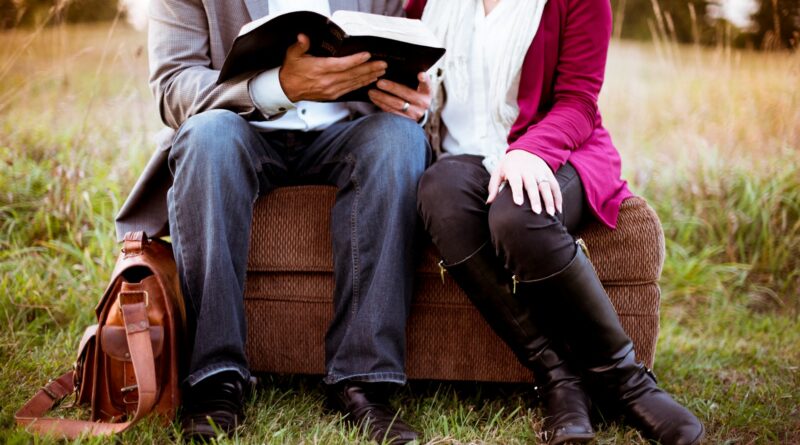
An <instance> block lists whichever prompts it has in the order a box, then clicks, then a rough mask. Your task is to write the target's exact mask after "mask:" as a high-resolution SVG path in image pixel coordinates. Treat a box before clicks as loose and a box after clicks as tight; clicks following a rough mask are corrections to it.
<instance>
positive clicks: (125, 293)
mask: <svg viewBox="0 0 800 445" xmlns="http://www.w3.org/2000/svg"><path fill="white" fill-rule="evenodd" d="M118 295H119V307H118V309H119V310H120V311H122V306H123V305H125V304H136V303H140V302H144V306H145V307H149V306H150V295H149V294H148V293H147V291H146V290H134V291H127V290H126V291H120V293H119V294H118ZM137 295H141V296H142V299H141V300H139V301H126V300H128V298H127V297H131V298H132V297H134V296H137Z"/></svg>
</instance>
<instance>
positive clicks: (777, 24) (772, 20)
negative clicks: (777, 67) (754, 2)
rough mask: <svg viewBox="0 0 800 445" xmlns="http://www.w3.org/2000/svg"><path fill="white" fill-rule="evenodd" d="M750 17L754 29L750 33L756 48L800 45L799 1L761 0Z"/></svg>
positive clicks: (794, 46)
mask: <svg viewBox="0 0 800 445" xmlns="http://www.w3.org/2000/svg"><path fill="white" fill-rule="evenodd" d="M752 19H753V22H754V25H755V30H754V31H753V32H752V33H751V35H752V38H753V41H754V43H755V45H756V48H762V49H781V48H790V49H796V48H798V47H800V1H798V0H761V6H760V7H759V9H758V11H757V12H756V13H755V14H754V15H753V17H752Z"/></svg>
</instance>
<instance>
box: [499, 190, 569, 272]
mask: <svg viewBox="0 0 800 445" xmlns="http://www.w3.org/2000/svg"><path fill="white" fill-rule="evenodd" d="M489 231H490V233H491V237H492V242H493V243H494V245H495V248H496V249H497V250H498V252H500V253H501V254H502V256H503V257H505V261H506V266H507V267H508V268H509V270H511V271H512V272H513V273H515V274H516V275H518V276H520V277H521V279H524V280H532V279H537V278H542V277H543V276H547V275H550V274H551V273H553V272H555V271H557V270H560V269H562V268H563V267H565V266H566V265H567V264H568V263H569V261H570V260H571V258H572V256H573V255H574V250H575V246H574V241H573V239H572V236H571V235H570V234H569V233H568V232H567V230H566V228H565V227H564V225H563V224H562V223H561V221H559V220H558V219H557V218H555V217H553V216H550V215H548V214H547V213H546V212H541V213H539V214H537V213H534V212H533V210H531V207H530V203H529V201H528V200H527V199H526V201H525V202H524V203H523V205H521V206H519V205H517V204H515V203H514V201H513V199H512V197H511V191H510V190H504V191H503V192H502V193H501V194H500V195H499V196H498V197H497V199H496V200H495V202H494V203H493V204H492V207H491V209H490V210H489Z"/></svg>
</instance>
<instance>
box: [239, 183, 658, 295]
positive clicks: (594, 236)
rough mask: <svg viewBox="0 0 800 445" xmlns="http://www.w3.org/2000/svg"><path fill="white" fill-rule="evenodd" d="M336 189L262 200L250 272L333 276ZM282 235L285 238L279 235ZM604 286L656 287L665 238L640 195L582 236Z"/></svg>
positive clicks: (424, 269) (429, 249)
mask: <svg viewBox="0 0 800 445" xmlns="http://www.w3.org/2000/svg"><path fill="white" fill-rule="evenodd" d="M335 196H336V189H335V188H334V187H331V186H299V187H290V188H278V189H276V190H274V191H272V192H271V193H270V194H269V195H268V196H267V197H266V198H264V199H259V200H258V201H257V202H256V206H255V210H254V214H253V221H254V222H253V229H252V234H251V236H250V238H251V241H250V245H251V247H250V248H251V251H250V259H249V262H248V270H249V271H257V272H280V271H291V272H332V271H333V254H332V252H331V234H330V229H329V228H330V209H331V207H332V206H333V202H334V199H335ZM276 234H280V235H279V236H277V235H276ZM578 236H579V237H580V238H582V239H583V240H584V241H585V242H586V244H587V246H588V248H589V252H590V256H591V259H592V264H594V266H595V269H597V274H598V276H599V277H600V280H601V281H602V282H603V283H604V284H639V283H654V282H656V281H658V278H659V276H660V275H661V266H662V264H663V262H664V236H663V232H662V230H661V224H660V222H659V220H658V216H656V214H655V212H654V211H653V209H651V208H650V207H649V206H648V205H647V202H646V201H645V200H644V199H642V198H639V197H632V198H629V199H627V200H626V201H625V202H623V203H622V208H621V209H620V214H619V220H618V224H617V229H616V230H610V229H608V228H606V227H605V226H603V225H602V224H600V223H599V222H591V223H589V224H587V225H586V227H584V228H583V229H582V230H581V231H580V234H579V235H578ZM438 262H439V254H438V252H437V251H436V249H435V248H434V247H433V246H432V245H430V243H429V244H428V245H427V246H426V247H425V250H424V251H423V252H422V257H421V261H420V262H419V265H418V269H417V270H418V272H420V273H429V274H438V273H439V267H438V265H437V264H438Z"/></svg>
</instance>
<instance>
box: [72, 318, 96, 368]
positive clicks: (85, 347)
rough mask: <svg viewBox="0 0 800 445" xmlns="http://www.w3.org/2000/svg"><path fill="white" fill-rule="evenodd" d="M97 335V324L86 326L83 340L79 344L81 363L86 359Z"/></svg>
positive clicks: (79, 360) (79, 359)
mask: <svg viewBox="0 0 800 445" xmlns="http://www.w3.org/2000/svg"><path fill="white" fill-rule="evenodd" d="M96 336H97V325H96V324H93V325H91V326H89V327H88V328H86V330H85V331H83V337H81V342H80V343H79V344H78V359H77V362H78V363H80V362H82V361H84V359H85V358H86V354H87V353H88V352H90V350H91V346H92V345H93V344H94V339H95V337H96Z"/></svg>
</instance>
